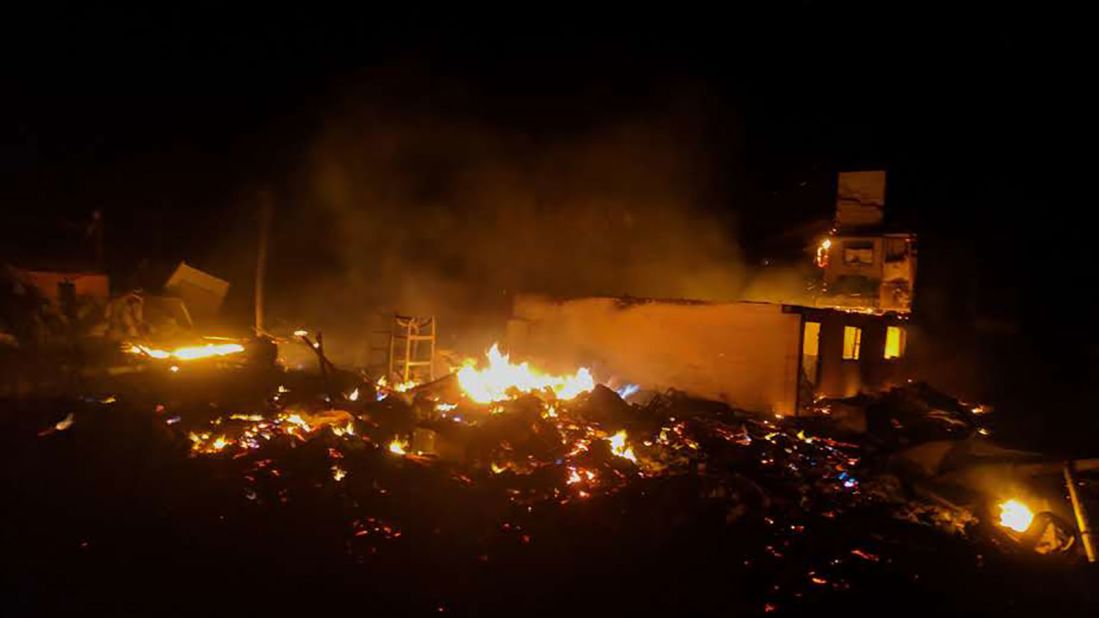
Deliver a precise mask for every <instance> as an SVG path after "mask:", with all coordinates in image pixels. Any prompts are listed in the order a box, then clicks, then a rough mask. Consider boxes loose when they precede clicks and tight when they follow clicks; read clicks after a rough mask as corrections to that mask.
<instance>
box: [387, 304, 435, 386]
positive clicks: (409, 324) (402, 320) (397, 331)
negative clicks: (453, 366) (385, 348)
mask: <svg viewBox="0 0 1099 618" xmlns="http://www.w3.org/2000/svg"><path fill="white" fill-rule="evenodd" d="M388 375H389V376H390V377H391V379H399V380H400V381H401V382H408V381H409V380H415V381H417V382H421V383H423V382H430V381H432V380H434V379H435V316H426V317H423V316H418V317H413V316H405V315H399V314H395V315H394V316H393V323H392V330H390V333H389V367H388Z"/></svg>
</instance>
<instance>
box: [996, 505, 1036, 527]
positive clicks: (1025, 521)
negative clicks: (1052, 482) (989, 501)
mask: <svg viewBox="0 0 1099 618" xmlns="http://www.w3.org/2000/svg"><path fill="white" fill-rule="evenodd" d="M1033 521H1034V513H1032V512H1031V510H1030V508H1028V507H1027V505H1025V504H1023V503H1022V502H1020V501H1018V500H1014V499H1012V500H1008V501H1006V502H1002V503H1000V525H1001V526H1003V527H1005V528H1009V529H1011V530H1014V531H1015V532H1026V531H1027V529H1028V528H1030V524H1031V522H1033Z"/></svg>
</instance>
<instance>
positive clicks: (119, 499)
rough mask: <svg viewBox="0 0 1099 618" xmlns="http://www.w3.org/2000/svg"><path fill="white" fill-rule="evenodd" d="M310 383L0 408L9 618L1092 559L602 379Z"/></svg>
mask: <svg viewBox="0 0 1099 618" xmlns="http://www.w3.org/2000/svg"><path fill="white" fill-rule="evenodd" d="M303 380H304V378H303V379H302V380H298V381H297V382H295V378H294V377H293V376H291V375H277V376H272V375H265V376H255V375H243V374H236V373H232V372H226V373H224V374H216V375H206V376H191V377H187V376H178V375H170V374H167V373H165V374H163V375H159V376H156V377H152V376H150V375H148V374H147V375H144V376H140V377H139V378H138V379H136V380H134V381H133V382H131V383H130V384H129V385H121V386H118V387H117V388H116V389H115V391H116V392H109V393H108V392H103V391H101V392H89V393H88V394H86V395H83V396H80V397H66V398H55V399H44V398H37V399H30V398H22V399H11V400H8V401H5V402H3V405H2V410H3V411H2V413H0V441H2V442H3V443H2V445H0V453H2V455H0V456H2V457H3V460H4V461H3V466H2V470H3V472H2V475H0V479H2V481H0V490H2V491H3V495H4V501H3V503H4V506H3V513H4V515H3V517H4V521H5V524H4V526H3V544H4V547H5V548H6V551H5V554H6V560H5V561H4V567H3V569H4V577H3V583H4V586H3V587H4V597H5V599H6V601H5V605H6V606H7V608H8V611H10V613H9V615H32V614H92V613H95V614H100V615H104V614H105V615H112V614H113V615H182V614H186V615H196V614H198V615H220V614H237V615H240V614H242V613H243V614H245V615H266V614H273V615H289V614H298V613H301V612H308V613H310V614H316V613H319V612H329V611H354V612H367V613H373V614H379V615H428V614H431V615H440V614H442V615H458V616H465V615H478V616H488V615H492V616H495V615H501V616H502V615H509V616H511V615H602V616H618V615H654V614H660V615H691V616H711V615H713V616H716V615H763V614H767V615H803V614H807V613H809V612H813V613H817V612H819V611H820V610H837V611H841V612H843V613H844V614H849V615H869V614H874V615H880V614H882V613H888V614H893V615H896V614H900V615H905V614H915V613H927V612H935V613H946V614H965V615H997V616H1004V615H1088V614H1091V615H1094V611H1095V610H1096V608H1097V607H1099V604H1097V598H1096V597H1097V594H1096V592H1095V589H1094V586H1093V583H1094V581H1095V580H1094V572H1093V571H1092V570H1089V569H1087V568H1086V567H1082V566H1081V565H1080V564H1078V563H1074V562H1072V561H1068V560H1064V559H1058V558H1056V557H1050V556H1038V555H1036V554H1034V553H1032V552H1026V551H1020V550H1018V549H1017V548H1015V547H1014V546H1013V545H1012V544H1011V543H1009V542H1006V541H1005V540H1004V538H1003V537H1002V535H1000V534H999V533H998V532H997V531H996V530H995V529H994V527H991V526H988V525H983V524H981V523H980V522H979V521H976V520H974V519H971V518H967V517H965V516H963V515H960V514H958V513H956V512H950V511H949V510H947V509H943V508H941V507H940V506H938V505H936V504H934V503H933V502H929V501H925V500H922V499H920V498H918V497H915V496H913V495H911V494H910V493H908V492H906V489H905V488H904V487H903V484H898V483H897V482H896V480H895V477H892V476H890V475H888V474H883V473H882V469H883V465H882V462H881V459H882V457H883V455H882V454H881V453H880V452H879V451H878V448H877V447H870V446H868V445H867V444H864V443H858V442H851V441H844V440H840V439H834V438H830V437H827V436H826V435H822V434H820V433H819V432H817V431H815V430H814V428H812V427H808V426H805V425H799V424H798V423H797V422H796V421H794V420H792V419H782V420H780V419H764V418H760V417H758V416H752V415H749V414H746V413H743V412H739V411H736V410H733V409H730V408H728V407H726V406H724V405H720V404H714V403H711V402H704V401H697V400H692V399H689V398H686V397H683V396H681V395H676V394H674V393H671V394H665V395H660V396H657V397H654V398H652V399H651V400H649V401H647V402H645V403H644V404H630V403H627V402H625V401H624V400H622V399H620V398H619V397H618V396H617V395H616V394H615V393H614V392H613V391H611V390H609V389H606V388H603V387H596V389H595V390H594V391H592V392H590V393H584V394H581V395H580V396H578V397H576V398H574V399H571V400H569V401H557V400H555V399H554V398H553V397H552V396H551V395H549V394H548V393H547V394H545V395H544V396H543V395H538V396H535V395H524V396H517V397H514V398H511V399H508V400H506V401H503V402H497V403H493V404H487V405H482V404H475V403H473V402H471V401H468V400H464V399H462V398H461V397H458V396H456V395H455V393H454V392H453V388H452V386H453V385H451V387H447V386H446V384H445V383H444V384H443V386H442V387H441V388H437V389H434V390H431V391H421V392H417V393H412V394H410V393H398V392H388V391H385V390H383V391H380V392H377V393H375V392H374V391H373V389H372V388H370V385H369V384H365V385H363V386H362V391H361V393H360V394H358V395H356V396H355V401H351V400H350V399H348V398H345V399H344V400H342V401H340V402H338V403H337V404H335V405H332V406H328V405H323V404H322V402H320V400H319V399H318V397H317V395H316V389H315V385H313V386H311V385H310V384H308V383H307V381H303ZM259 385H262V386H259ZM259 391H262V392H259ZM6 613H7V612H6Z"/></svg>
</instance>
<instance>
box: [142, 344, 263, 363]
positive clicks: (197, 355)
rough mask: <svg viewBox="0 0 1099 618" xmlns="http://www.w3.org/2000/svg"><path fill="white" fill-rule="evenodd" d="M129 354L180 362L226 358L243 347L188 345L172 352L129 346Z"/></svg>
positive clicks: (238, 345)
mask: <svg viewBox="0 0 1099 618" xmlns="http://www.w3.org/2000/svg"><path fill="white" fill-rule="evenodd" d="M126 351H127V352H129V353H130V354H144V355H146V356H148V357H150V358H155V359H158V360H164V359H166V358H174V359H177V360H182V361H190V360H198V359H201V358H211V357H214V356H228V355H230V354H238V353H240V352H243V351H244V346H242V345H240V344H239V343H207V344H205V345H190V346H183V347H181V348H176V349H174V350H170V351H169V350H158V349H156V348H150V347H149V346H144V345H138V344H131V345H130V347H129V348H128V349H127V350H126Z"/></svg>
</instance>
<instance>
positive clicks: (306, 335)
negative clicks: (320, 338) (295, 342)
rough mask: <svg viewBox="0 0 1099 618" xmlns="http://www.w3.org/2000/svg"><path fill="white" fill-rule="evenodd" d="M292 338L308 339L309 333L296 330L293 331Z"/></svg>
mask: <svg viewBox="0 0 1099 618" xmlns="http://www.w3.org/2000/svg"><path fill="white" fill-rule="evenodd" d="M294 336H295V337H308V336H309V331H307V330H302V329H300V328H299V329H298V330H296V331H294Z"/></svg>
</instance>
